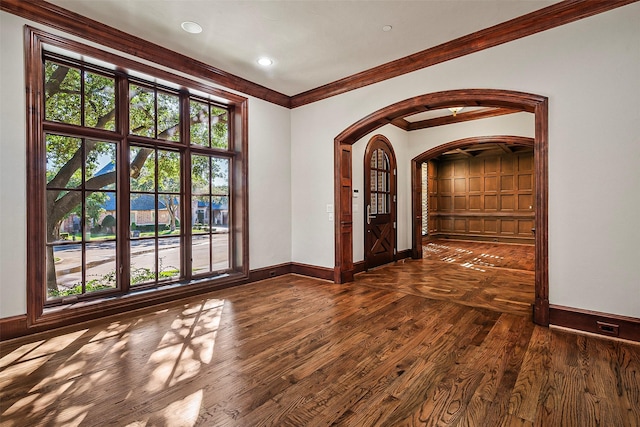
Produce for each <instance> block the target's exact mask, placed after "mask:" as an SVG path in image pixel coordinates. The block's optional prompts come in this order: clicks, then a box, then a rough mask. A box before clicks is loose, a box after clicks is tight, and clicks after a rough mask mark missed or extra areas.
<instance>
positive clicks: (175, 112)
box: [158, 92, 180, 141]
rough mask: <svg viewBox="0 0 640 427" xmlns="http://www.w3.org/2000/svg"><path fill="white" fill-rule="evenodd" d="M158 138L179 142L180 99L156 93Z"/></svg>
mask: <svg viewBox="0 0 640 427" xmlns="http://www.w3.org/2000/svg"><path fill="white" fill-rule="evenodd" d="M158 138H162V139H168V140H169V141H180V99H179V98H178V97H177V96H176V95H171V94H168V93H164V92H158Z"/></svg>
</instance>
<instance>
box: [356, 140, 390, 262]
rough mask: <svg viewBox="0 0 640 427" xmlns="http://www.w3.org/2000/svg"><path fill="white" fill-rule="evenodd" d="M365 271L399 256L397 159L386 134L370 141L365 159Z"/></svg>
mask: <svg viewBox="0 0 640 427" xmlns="http://www.w3.org/2000/svg"><path fill="white" fill-rule="evenodd" d="M364 182H365V202H366V209H365V212H364V215H365V233H364V234H365V242H364V245H365V246H364V249H365V250H364V257H365V268H366V269H369V268H373V267H377V266H379V265H383V264H388V263H390V262H393V261H394V260H395V256H396V241H397V239H396V158H395V153H394V151H393V148H392V146H391V143H390V142H389V140H388V139H387V138H385V137H384V136H382V135H376V136H374V137H373V138H371V139H370V140H369V143H368V144H367V149H366V150H365V156H364Z"/></svg>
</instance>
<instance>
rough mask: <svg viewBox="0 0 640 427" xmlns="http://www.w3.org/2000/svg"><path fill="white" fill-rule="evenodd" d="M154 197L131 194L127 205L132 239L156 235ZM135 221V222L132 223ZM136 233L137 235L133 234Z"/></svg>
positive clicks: (151, 195)
mask: <svg viewBox="0 0 640 427" xmlns="http://www.w3.org/2000/svg"><path fill="white" fill-rule="evenodd" d="M155 206H156V197H155V196H154V195H153V194H131V201H130V204H129V210H130V215H129V216H130V218H131V219H132V220H131V231H132V235H133V237H150V236H155V235H156V211H155ZM134 220H135V221H134ZM134 231H137V233H133V232H134Z"/></svg>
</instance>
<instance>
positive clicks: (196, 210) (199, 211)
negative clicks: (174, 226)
mask: <svg viewBox="0 0 640 427" xmlns="http://www.w3.org/2000/svg"><path fill="white" fill-rule="evenodd" d="M191 212H192V213H191V216H192V220H193V227H192V232H193V233H194V234H199V233H208V232H209V226H210V225H211V198H210V197H209V196H196V197H193V198H192V201H191Z"/></svg>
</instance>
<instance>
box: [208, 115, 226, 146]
mask: <svg viewBox="0 0 640 427" xmlns="http://www.w3.org/2000/svg"><path fill="white" fill-rule="evenodd" d="M211 146H212V147H215V148H229V114H228V112H227V110H224V109H222V108H217V107H211Z"/></svg>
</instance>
